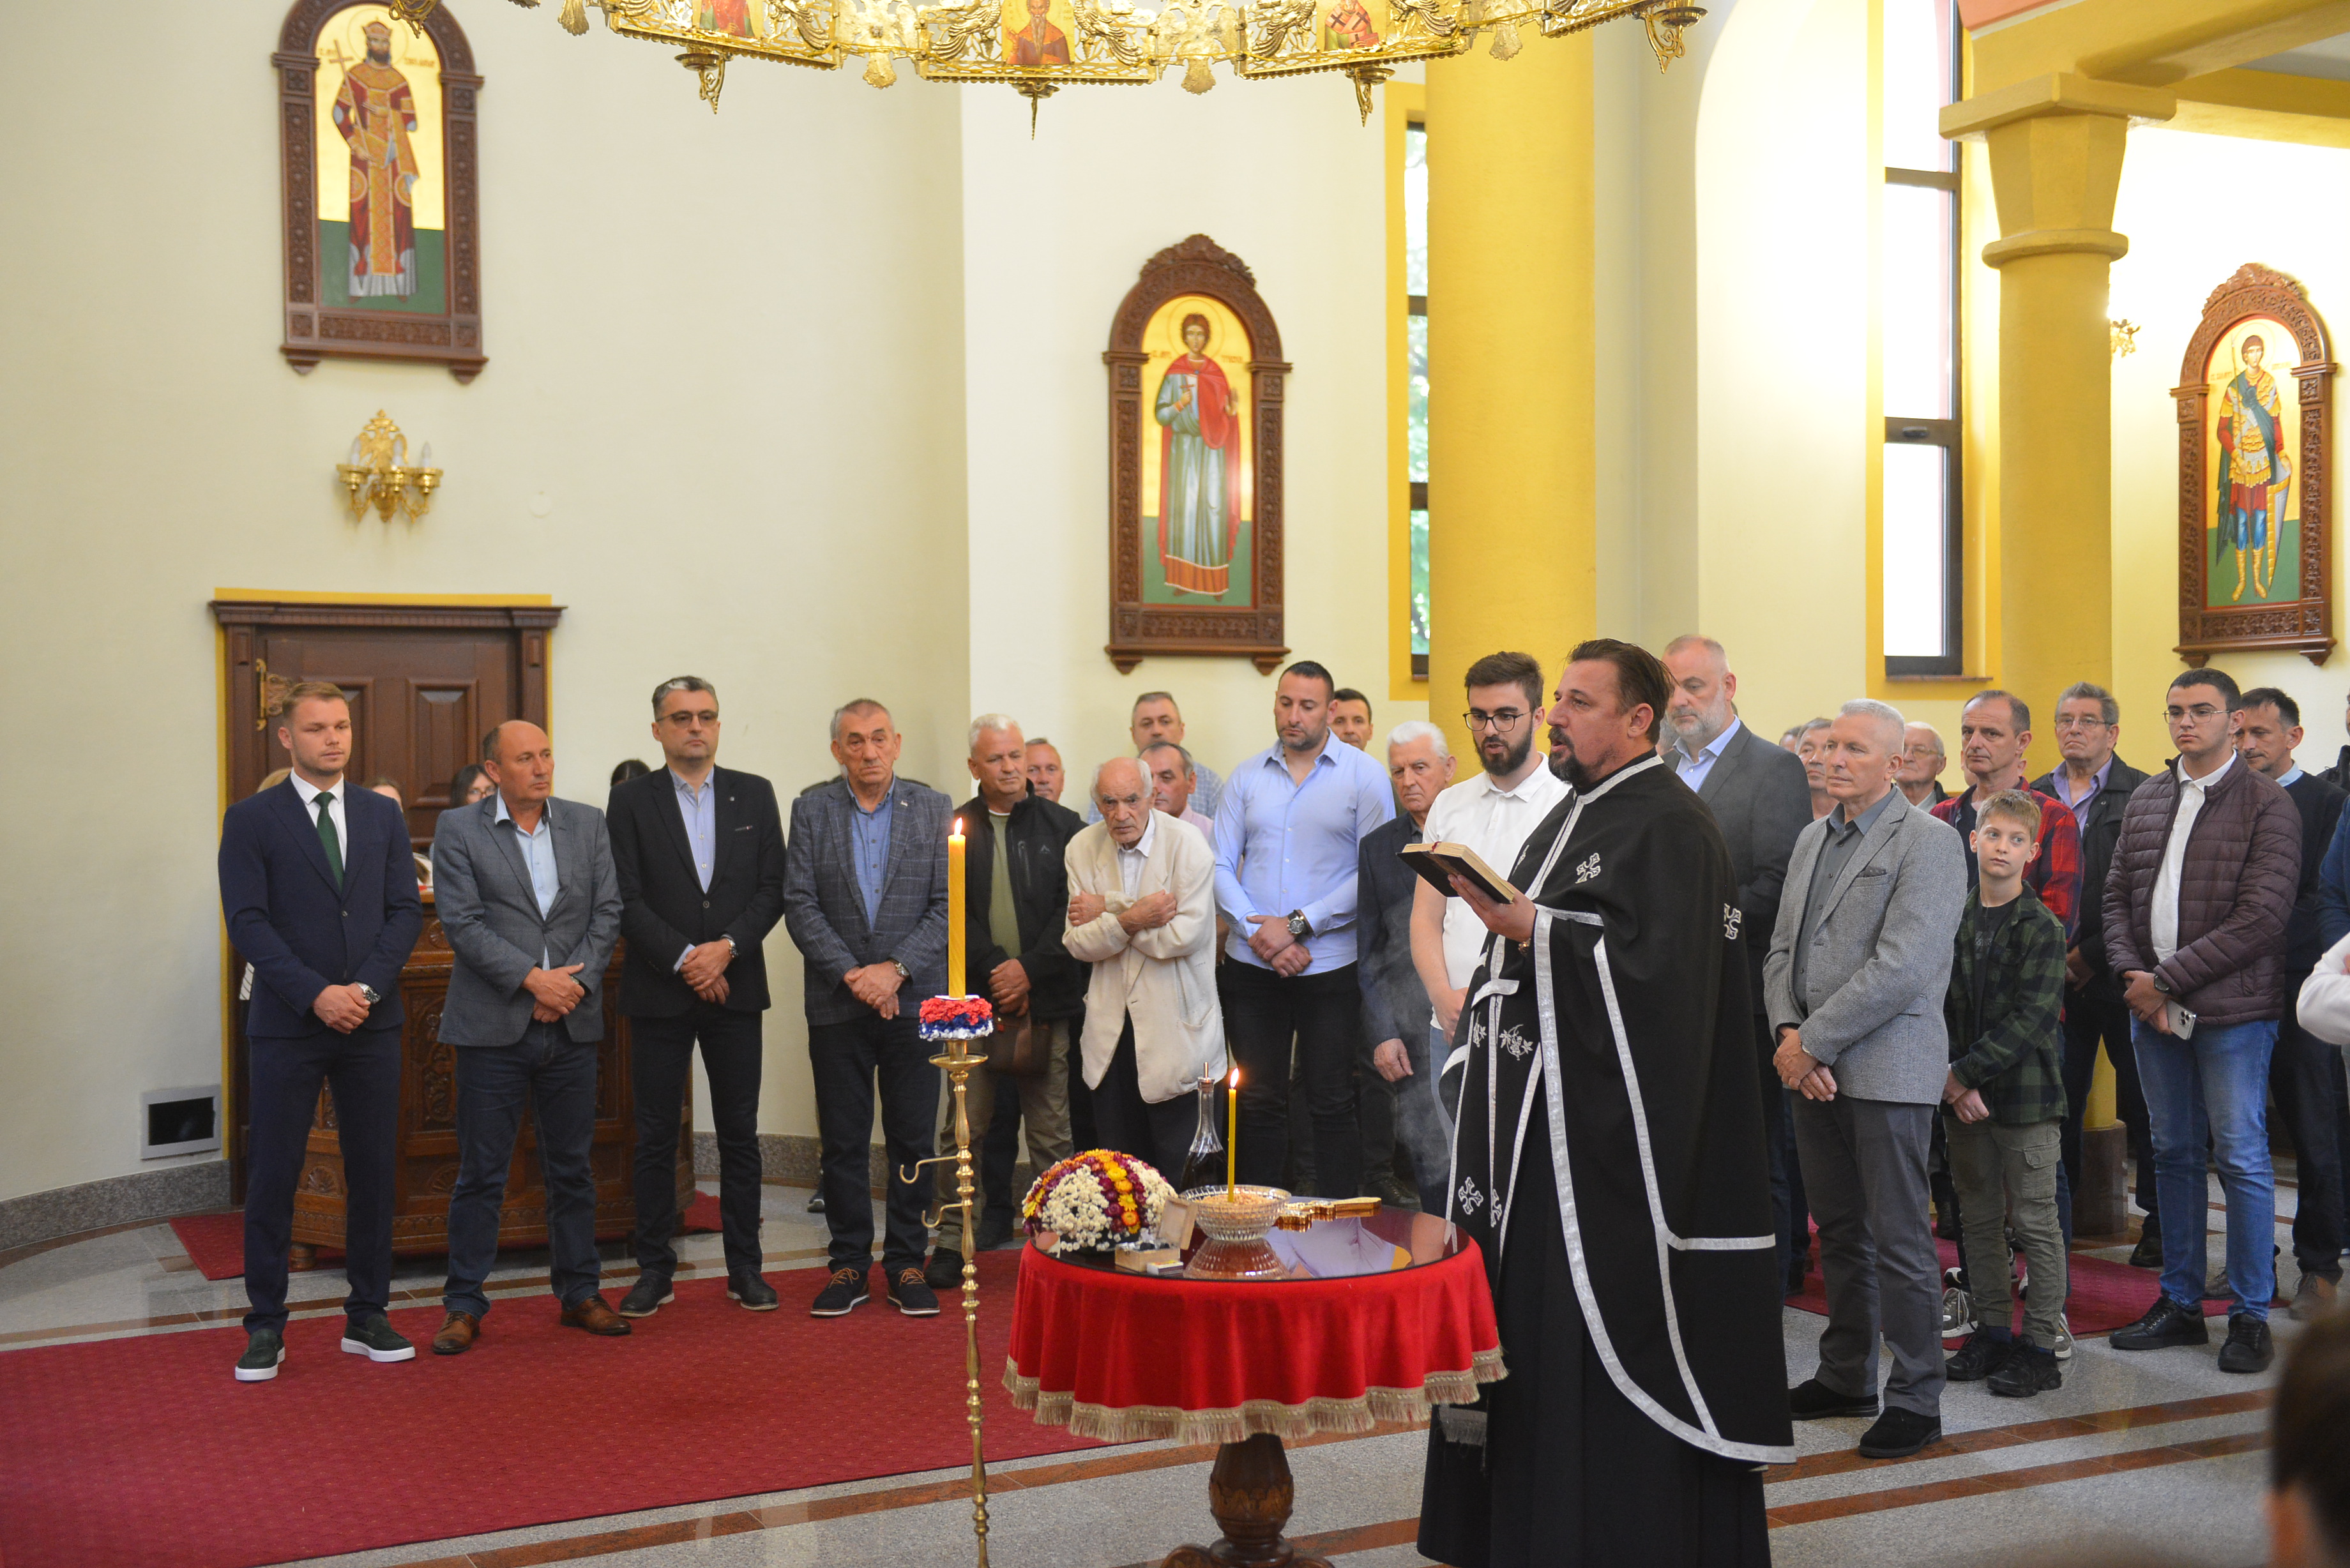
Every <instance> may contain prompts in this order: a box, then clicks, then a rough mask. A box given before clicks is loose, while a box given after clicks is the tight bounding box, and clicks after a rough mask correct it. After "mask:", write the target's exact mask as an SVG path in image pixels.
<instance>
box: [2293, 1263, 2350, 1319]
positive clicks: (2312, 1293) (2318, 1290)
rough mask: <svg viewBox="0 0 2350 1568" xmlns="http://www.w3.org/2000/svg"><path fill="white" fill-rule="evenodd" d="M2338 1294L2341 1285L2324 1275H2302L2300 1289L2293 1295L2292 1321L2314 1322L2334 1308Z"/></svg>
mask: <svg viewBox="0 0 2350 1568" xmlns="http://www.w3.org/2000/svg"><path fill="white" fill-rule="evenodd" d="M2340 1294H2341V1287H2340V1286H2339V1285H2337V1284H2335V1283H2334V1282H2333V1281H2332V1280H2329V1279H2327V1278H2326V1277H2325V1276H2324V1275H2323V1274H2303V1275H2302V1276H2301V1289H2299V1290H2298V1291H2295V1292H2294V1293H2293V1321H2294V1322H2295V1323H2314V1322H2315V1321H2316V1320H2317V1319H2319V1318H2321V1317H2324V1316H2325V1315H2326V1314H2328V1313H2330V1312H2332V1311H2333V1310H2334V1304H2335V1303H2336V1301H2337V1299H2338V1298H2339V1296H2340Z"/></svg>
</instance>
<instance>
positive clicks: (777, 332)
mask: <svg viewBox="0 0 2350 1568" xmlns="http://www.w3.org/2000/svg"><path fill="white" fill-rule="evenodd" d="M457 12H458V16H459V17H460V20H461V21H462V22H463V24H464V26H465V27H466V28H467V31H468V33H469V36H471V38H472V41H473V49H474V54H475V57H476V60H477V62H478V64H479V67H480V68H481V70H482V71H483V73H484V76H485V77H486V78H487V80H488V85H487V87H486V88H485V89H484V93H483V99H482V115H481V134H482V152H483V164H482V168H483V192H482V213H483V222H482V238H483V260H484V284H485V305H486V310H487V317H486V334H485V335H486V337H487V346H488V351H489V354H490V365H489V368H488V369H487V370H486V371H484V374H483V375H482V377H481V378H480V379H478V380H477V381H475V382H474V383H473V385H472V386H471V387H460V386H458V385H457V384H456V383H455V382H454V381H453V380H452V379H451V378H450V377H449V376H448V375H447V374H446V373H445V372H443V371H441V370H437V369H422V368H404V367H397V366H384V365H369V364H361V363H353V362H339V363H338V362H335V361H329V362H328V363H326V364H324V365H322V366H320V367H319V368H318V369H317V371H316V372H315V373H313V374H312V375H309V376H307V377H303V376H297V375H296V374H295V373H294V371H293V370H291V369H288V368H287V367H286V364H285V362H284V360H283V359H282V358H280V357H279V355H278V354H277V352H276V343H277V340H278V339H277V331H278V326H277V321H278V300H279V288H280V277H281V262H280V239H279V232H280V230H279V215H278V174H277V167H278V143H277V129H276V113H275V111H276V91H275V86H274V79H273V77H272V74H271V72H270V70H269V67H268V57H269V54H270V52H271V50H272V49H273V48H274V47H276V31H277V26H278V21H279V11H278V9H277V8H274V7H272V8H256V9H250V10H246V11H244V12H241V13H239V14H238V15H237V16H224V15H223V14H220V13H217V12H212V11H206V10H203V9H202V8H198V7H171V8H164V9H159V10H156V11H154V12H153V13H152V14H151V15H150V16H146V17H145V18H144V22H143V30H142V33H141V39H142V47H143V48H144V49H145V50H146V51H148V52H150V53H151V54H152V55H153V56H154V57H158V58H164V59H169V60H171V61H172V62H173V68H172V69H171V70H170V71H167V72H164V73H161V77H160V78H159V79H158V80H157V81H156V83H155V84H154V85H153V87H152V88H151V93H150V101H149V102H148V103H147V104H146V106H145V108H144V109H143V111H142V112H140V113H138V114H130V115H126V114H124V113H122V112H121V111H120V106H119V105H117V104H115V103H113V102H112V101H110V100H109V99H107V98H106V96H105V95H103V94H94V93H92V92H90V91H89V90H88V85H87V83H86V82H82V83H79V84H78V83H77V82H76V80H75V79H74V78H72V77H71V76H70V74H64V73H58V72H57V71H54V70H47V69H35V68H29V67H28V68H26V69H24V70H20V71H18V72H17V73H16V77H15V78H14V79H13V80H12V81H11V82H10V83H9V91H8V92H7V93H5V95H0V136H5V138H6V139H7V140H9V141H10V142H11V143H12V144H13V145H15V146H17V147H19V148H24V149H28V150H30V149H37V150H38V153H37V156H26V157H25V158H23V159H21V160H19V161H17V163H16V166H15V167H14V169H13V171H12V174H11V177H10V181H9V188H8V190H9V201H8V202H7V212H8V218H7V234H6V243H5V244H0V286H5V288H7V289H8V290H10V291H11V293H12V295H13V296H14V297H16V299H17V300H19V301H20V302H21V304H20V306H19V308H17V309H14V310H11V311H9V312H6V313H5V317H0V363H5V365H6V366H7V367H8V370H7V374H6V375H5V378H0V479H5V486H6V490H5V493H6V494H7V497H8V519H7V522H6V524H5V528H0V660H5V669H6V670H7V672H8V679H7V680H6V681H5V683H0V730H5V732H6V733H8V734H10V735H13V736H15V737H16V742H17V746H18V749H19V752H20V753H21V755H22V757H23V760H24V765H22V766H20V767H18V768H16V769H15V770H12V771H11V774H10V776H9V777H7V778H6V779H5V782H0V822H5V824H7V827H6V830H5V831H6V835H7V837H6V843H5V864H6V865H7V867H8V875H7V877H6V878H5V882H0V997H5V1003H6V1012H5V1020H6V1023H5V1034H0V1073H5V1083H6V1085H7V1091H8V1092H7V1093H6V1094H5V1096H0V1198H6V1197H13V1196H16V1195H19V1194H22V1193H26V1192H29V1191H38V1190H42V1189H48V1188H52V1187H58V1186H64V1185H68V1184H70V1183H75V1182H80V1181H86V1180H89V1179H96V1178H100V1177H106V1176H112V1175H117V1174H120V1173H123V1172H126V1171H130V1170H134V1169H136V1168H139V1160H138V1146H137V1136H136V1135H137V1126H136V1115H135V1113H136V1108H137V1104H138V1095H139V1093H140V1091H141V1090H143V1089H148V1088H152V1087H161V1086H169V1085H183V1084H196V1083H210V1082H213V1081H214V1080H216V1079H217V1078H218V1077H219V1076H220V1072H221V1044H220V1015H221V1006H220V983H221V980H220V967H221V950H220V938H219V930H220V916H219V904H218V900H217V894H216V888H215V885H214V881H213V847H214V844H215V842H216V836H217V826H216V825H217V811H218V805H219V802H218V799H217V791H218V784H217V767H218V756H217V732H218V723H219V721H218V718H217V712H216V707H215V699H216V692H215V685H216V681H215V673H214V639H213V623H212V618H211V617H210V616H209V614H208V613H207V612H206V610H205V607H204V605H205V601H206V600H207V599H208V598H210V597H213V591H214V589H215V588H218V587H244V588H261V589H275V590H311V591H334V592H344V593H359V594H383V595H399V594H409V593H428V592H429V593H451V592H460V593H463V592H470V593H496V592H504V593H546V594H551V595H552V596H553V597H554V598H555V600H556V602H557V603H559V604H563V605H567V606H568V607H569V608H568V610H567V613H566V615H565V618H564V620H563V623H562V626H561V628H560V629H559V630H558V631H557V632H556V636H555V639H554V642H553V672H552V673H553V705H554V708H553V722H554V732H555V735H556V740H557V742H558V745H559V749H560V756H561V760H562V766H561V771H560V772H559V774H558V789H559V790H561V791H562V793H565V794H573V795H577V796H578V797H580V798H583V799H587V800H590V801H595V802H598V803H600V802H601V800H602V798H603V795H604V792H605V783H604V781H605V777H606V774H607V773H608V770H609V768H610V767H611V765H612V763H613V762H614V761H616V760H617V759H619V757H622V756H628V755H647V754H651V755H657V754H658V753H654V752H653V751H652V745H651V741H650V736H649V735H648V733H647V731H646V729H645V728H643V727H642V726H644V725H645V724H646V722H648V718H649V709H648V706H647V696H648V694H649V692H650V690H651V687H652V685H653V684H654V682H655V681H657V680H660V679H661V678H663V677H666V676H669V675H672V674H675V673H677V672H678V671H679V670H694V671H697V672H699V673H701V674H703V675H705V676H707V677H709V678H710V679H711V680H714V681H715V682H717V684H718V686H719V688H720V689H721V691H722V692H723V696H724V699H725V712H726V725H727V728H726V742H725V751H724V756H725V759H726V760H727V761H728V762H729V763H733V764H734V765H736V766H739V767H743V768H746V769H750V770H753V771H756V772H762V773H765V774H771V775H772V776H774V778H775V780H776V782H777V784H778V785H779V786H781V787H782V788H783V790H784V792H785V794H786V795H788V794H790V793H791V792H792V791H793V790H795V789H796V788H797V787H798V785H799V784H804V783H806V782H808V781H810V780H812V779H815V778H817V777H820V776H823V774H825V773H826V772H827V771H828V770H829V769H830V766H831V764H830V762H829V759H828V757H827V754H826V752H825V732H824V722H825V718H826V715H827V712H828V711H829V710H830V708H831V707H832V706H833V704H834V703H836V702H837V701H839V700H840V699H841V698H842V697H843V696H845V695H847V694H849V693H851V692H853V691H868V692H870V693H872V694H873V695H876V696H879V697H880V698H882V699H884V700H886V701H889V702H890V703H891V704H892V705H893V706H894V707H895V708H896V709H897V711H898V714H899V721H900V722H901V724H902V725H903V727H904V728H905V729H906V730H907V731H908V732H909V733H910V735H911V736H912V737H913V739H912V740H911V742H910V744H909V747H908V751H907V760H906V771H907V772H908V773H910V774H916V775H918V776H926V777H930V778H932V779H943V778H944V777H945V773H944V769H945V767H946V766H947V765H948V764H949V763H952V762H957V760H958V759H959V758H960V756H961V753H962V746H961V743H960V736H959V731H960V728H961V724H962V714H963V711H964V701H963V697H964V691H965V687H966V678H965V670H964V662H965V659H966V639H965V631H964V628H965V615H966V609H965V605H966V601H965V597H964V595H963V593H962V590H961V587H959V585H957V584H956V582H955V580H954V571H953V566H954V563H956V562H957V561H958V560H959V559H960V557H961V553H962V552H961V539H962V467H963V453H962V440H963V427H962V417H961V414H962V380H963V377H962V351H963V344H962V316H961V311H962V281H961V265H962V247H961V245H960V244H959V243H958V239H957V235H958V226H959V217H960V208H961V203H962V187H961V182H960V180H959V178H958V170H957V162H956V158H957V144H958V140H959V130H958V124H957V116H958V113H959V111H960V103H959V99H958V98H957V95H956V92H955V90H954V89H952V88H934V87H929V86H926V85H924V84H921V83H920V82H916V81H913V80H911V79H910V78H909V79H908V80H906V81H904V82H903V83H901V85H900V86H899V87H898V88H894V89H892V90H891V91H889V93H887V94H882V93H876V92H874V91H873V90H872V89H870V88H866V87H864V86H862V85H860V84H859V83H858V81H857V80H856V78H855V76H854V75H853V74H851V73H845V74H843V75H840V76H837V77H827V76H819V75H816V74H814V73H809V72H796V71H788V72H787V71H783V70H768V69H763V68H760V67H756V66H750V65H744V66H740V67H737V68H736V70H735V71H734V73H733V80H732V82H731V83H730V85H729V87H728V88H727V92H726V98H725V106H724V112H723V114H721V115H718V116H716V117H715V118H713V117H712V115H711V113H710V111H709V110H708V109H706V108H705V107H703V106H702V104H701V102H700V101H699V100H698V99H696V98H695V96H694V94H693V91H692V81H691V78H690V77H688V76H687V74H686V73H685V72H683V71H682V70H680V69H679V68H678V67H676V66H675V65H674V64H672V63H671V61H670V60H669V59H668V58H666V57H664V56H663V55H662V54H661V52H660V51H658V50H655V49H652V48H650V47H646V46H643V45H639V44H636V43H632V42H630V41H628V40H624V39H621V38H619V37H615V36H608V35H606V34H604V33H603V32H602V30H601V29H600V28H599V29H598V30H597V31H596V32H594V33H593V34H591V35H590V36H587V37H586V38H579V39H574V38H572V37H570V36H567V35H566V34H564V33H563V32H562V31H561V29H559V28H557V27H556V26H555V25H554V19H553V17H552V16H551V15H550V14H549V13H548V12H547V11H545V10H541V11H537V12H525V11H521V10H518V9H516V8H515V7H513V6H510V5H488V4H461V5H459V6H458V8H457ZM79 21H80V17H79V15H78V13H74V12H71V11H70V10H61V9H54V8H53V9H51V10H48V11H37V12H36V11H28V12H26V13H25V14H24V15H22V16H18V17H16V18H15V26H16V30H15V33H14V35H13V36H14V40H15V42H16V45H17V47H18V50H19V53H18V56H17V57H18V58H19V59H21V60H25V61H33V60H39V59H49V60H56V59H62V58H67V57H71V56H72V55H74V54H75V53H76V52H77V51H78V50H79V49H81V47H82V46H83V44H84V43H85V41H86V40H85V39H84V38H83V37H82V36H81V29H80V27H79ZM851 147H853V148H854V149H855V152H854V155H853V156H851V155H848V154H847V152H846V151H845V150H846V149H848V148H851ZM378 408H383V409H386V410H389V411H390V413H391V415H392V417H393V418H394V419H395V420H397V421H400V424H401V425H402V427H403V428H404V429H405V430H407V431H409V432H410V435H411V441H414V440H429V441H432V446H433V452H434V454H435V461H436V462H438V463H439V464H440V466H442V468H443V469H445V470H446V472H447V475H448V478H447V481H446V484H445V487H444V488H443V489H442V492H441V494H440V495H439V497H438V498H437V501H436V504H435V506H434V509H433V512H432V515H431V517H430V518H429V519H428V520H427V521H425V522H424V523H422V524H415V525H410V524H393V525H391V526H389V527H387V526H386V525H384V524H380V523H378V522H376V521H375V520H374V518H373V516H372V514H370V515H369V520H368V521H367V522H366V523H364V524H353V523H351V522H350V521H349V520H348V513H347V512H346V511H345V510H344V509H343V508H342V507H341V506H340V504H339V491H338V486H337V484H336V482H335V479H334V475H333V472H332V465H333V464H334V462H336V461H337V459H338V457H340V455H341V454H342V453H343V452H344V451H345V450H346V449H347V448H348V446H349V444H350V441H351V438H352V437H353V435H355V434H356V433H357V432H358V431H359V426H360V425H361V424H362V423H364V422H365V421H366V420H367V419H368V417H369V415H370V414H372V413H373V412H374V411H375V410H377V409H378ZM542 491H543V492H545V493H547V494H548V495H549V496H551V497H552V498H553V501H554V506H553V509H552V511H551V512H550V514H548V515H547V516H546V517H545V518H544V519H541V518H538V517H536V516H534V515H533V514H532V513H531V511H530V510H529V506H528V503H529V501H530V498H531V497H532V496H533V494H534V493H538V492H542ZM768 958H769V963H770V966H771V968H772V969H773V970H774V971H775V973H776V976H777V979H778V981H780V984H779V985H778V988H777V990H778V994H777V1005H776V1008H775V1012H773V1013H771V1014H770V1015H769V1016H770V1023H769V1033H768V1039H769V1043H770V1045H771V1047H772V1050H771V1055H770V1064H769V1073H768V1088H767V1092H766V1096H765V1103H764V1106H763V1120H764V1125H766V1126H767V1127H770V1128H773V1129H775V1130H788V1131H812V1130H813V1117H812V1114H811V1111H810V1107H809V1104H808V1091H807V1070H806V1064H805V1063H806V1058H805V1056H804V1054H802V1053H801V1051H800V1050H799V1043H800V1042H801V1040H802V1039H803V1038H804V1034H803V1032H802V1029H801V1025H800V1023H799V1000H798V975H799V962H798V958H797V955H796V953H795V950H793V948H792V947H791V945H790V943H789V942H788V941H787V940H785V937H784V935H783V932H782V931H781V929H780V928H779V929H778V930H777V931H776V933H775V939H774V940H773V941H772V942H771V943H770V946H769V952H768Z"/></svg>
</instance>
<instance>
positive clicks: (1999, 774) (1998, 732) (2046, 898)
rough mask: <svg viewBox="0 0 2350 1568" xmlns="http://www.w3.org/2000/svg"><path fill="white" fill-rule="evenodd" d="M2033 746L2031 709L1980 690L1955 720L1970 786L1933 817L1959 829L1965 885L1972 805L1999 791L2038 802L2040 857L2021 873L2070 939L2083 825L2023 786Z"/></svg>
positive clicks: (2076, 917)
mask: <svg viewBox="0 0 2350 1568" xmlns="http://www.w3.org/2000/svg"><path fill="white" fill-rule="evenodd" d="M2031 743H2032V710H2031V709H2029V708H2027V707H2025V706H2024V705H2023V700H2022V698H2020V697H2017V696H2016V695H2015V694H2014V693H2012V692H2009V691H1980V692H1977V693H1976V694H1975V696H1974V699H1973V700H1972V701H1970V702H1969V703H1968V704H1967V706H1966V711H1965V712H1964V713H1962V714H1960V718H1959V766H1960V768H1962V769H1964V770H1965V772H1966V775H1967V778H1968V779H1969V781H1970V783H1971V784H1973V786H1974V787H1973V788H1971V789H1966V790H1961V791H1960V792H1959V793H1958V794H1954V795H1952V796H1950V799H1948V800H1946V801H1943V802H1941V803H1940V804H1939V805H1936V806H1935V807H1934V815H1936V816H1938V817H1939V818H1940V819H1941V820H1942V821H1944V822H1947V823H1949V824H1950V826H1952V827H1955V828H1957V829H1958V830H1959V838H1960V842H1961V843H1964V844H1965V845H1966V846H1968V847H1967V886H1968V887H1969V888H1972V887H1973V886H1974V885H1975V882H1976V879H1977V877H1979V875H1980V873H1979V872H1978V871H1977V870H1976V868H1975V852H1974V830H1975V805H1976V803H1977V802H1978V801H1984V800H1989V799H1990V798H1991V796H1992V795H1995V794H1998V793H1999V792H2000V791H2002V790H2006V789H2012V790H2022V791H2023V792H2024V793H2025V794H2029V795H2031V796H2032V798H2033V799H2034V800H2036V801H2038V802H2039V803H2040V853H2039V855H2038V856H2037V857H2034V858H2033V861H2032V863H2031V867H2030V868H2029V869H2028V870H2026V871H2025V872H2024V874H2023V883H2024V886H2025V887H2027V888H2031V889H2032V891H2033V894H2034V895H2035V896H2037V897H2038V898H2039V899H2040V901H2041V902H2042V903H2043V904H2045V905H2047V906H2048V911H2049V913H2051V914H2053V915H2054V916H2055V917H2056V918H2057V919H2060V920H2062V921H2064V935H2065V939H2066V940H2068V941H2069V940H2071V939H2072V937H2073V933H2074V930H2075V929H2077V928H2078V927H2079V925H2080V920H2081V826H2080V824H2079V823H2078V822H2076V821H2074V817H2073V814H2072V812H2071V811H2070V810H2069V809H2067V808H2066V806H2065V805H2064V802H2063V801H2061V800H2058V799H2057V798H2056V797H2055V796H2054V795H2053V794H2041V793H2040V792H2039V791H2038V790H2035V789H2032V788H2030V787H2029V786H2027V785H2026V784H2025V783H2024V782H2023V780H2024V774H2023V749H2024V748H2025V747H2026V746H2028V745H2030V744H2031Z"/></svg>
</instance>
